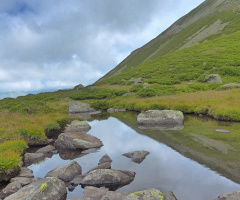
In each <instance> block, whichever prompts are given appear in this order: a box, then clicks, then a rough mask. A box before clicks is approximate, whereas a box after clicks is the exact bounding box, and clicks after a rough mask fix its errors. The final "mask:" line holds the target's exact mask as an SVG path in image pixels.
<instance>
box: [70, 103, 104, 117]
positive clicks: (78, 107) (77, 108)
mask: <svg viewBox="0 0 240 200" xmlns="http://www.w3.org/2000/svg"><path fill="white" fill-rule="evenodd" d="M68 111H69V113H70V114H74V113H79V114H89V115H93V114H99V113H101V111H97V110H95V109H94V108H92V107H91V106H90V105H89V104H88V103H83V102H78V101H69V107H68Z"/></svg>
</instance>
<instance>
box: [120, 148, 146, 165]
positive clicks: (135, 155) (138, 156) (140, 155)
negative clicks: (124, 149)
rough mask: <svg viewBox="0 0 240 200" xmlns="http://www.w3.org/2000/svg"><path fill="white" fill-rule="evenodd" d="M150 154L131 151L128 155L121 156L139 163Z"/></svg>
mask: <svg viewBox="0 0 240 200" xmlns="http://www.w3.org/2000/svg"><path fill="white" fill-rule="evenodd" d="M148 154H150V153H149V152H148V151H133V152H129V153H125V154H123V156H126V157H127V158H131V160H132V161H133V162H135V163H138V164H139V163H141V162H142V161H143V160H144V159H145V158H146V157H147V155H148Z"/></svg>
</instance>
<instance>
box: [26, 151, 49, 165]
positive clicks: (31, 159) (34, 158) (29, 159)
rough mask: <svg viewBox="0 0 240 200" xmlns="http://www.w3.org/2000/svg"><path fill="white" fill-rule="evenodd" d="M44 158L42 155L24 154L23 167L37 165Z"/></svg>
mask: <svg viewBox="0 0 240 200" xmlns="http://www.w3.org/2000/svg"><path fill="white" fill-rule="evenodd" d="M45 158H46V155H44V154H43V153H26V154H25V155H24V163H25V165H31V164H33V163H38V162H40V161H42V160H44V159H45Z"/></svg>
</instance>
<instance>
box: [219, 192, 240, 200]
mask: <svg viewBox="0 0 240 200" xmlns="http://www.w3.org/2000/svg"><path fill="white" fill-rule="evenodd" d="M239 199H240V191H237V192H231V193H227V194H223V195H221V196H219V197H218V198H217V199H215V200H239Z"/></svg>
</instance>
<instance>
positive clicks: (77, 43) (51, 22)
mask: <svg viewBox="0 0 240 200" xmlns="http://www.w3.org/2000/svg"><path fill="white" fill-rule="evenodd" d="M201 2H203V0H197V1H194V2H192V1H191V0H187V1H186V0H185V1H183V0H179V1H173V0H166V1H159V0H151V1H149V0H121V1H116V0H101V1H99V0H91V1H89V0H81V1H79V0H68V1H66V0H52V1H49V0H41V1H38V0H3V1H1V2H0V43H1V45H0V83H1V85H0V92H9V91H18V92H22V91H31V90H43V89H46V90H47V89H61V88H69V87H73V86H74V85H76V84H79V83H83V84H85V85H87V84H91V83H93V82H94V81H96V80H97V79H98V78H100V77H101V76H102V75H104V74H105V73H106V72H108V71H109V70H111V69H112V68H113V67H115V66H116V65H117V64H118V63H119V62H120V61H121V60H122V59H124V58H125V57H126V56H127V55H128V54H129V53H130V52H131V51H133V50H134V49H136V48H138V47H140V46H142V45H143V44H145V43H146V42H148V41H149V40H151V39H152V38H153V37H156V36H157V35H158V34H160V33H161V32H162V31H163V30H164V29H166V28H167V27H168V26H169V25H171V24H172V23H173V22H174V21H175V20H177V19H178V18H179V17H181V16H182V15H184V14H186V13H187V12H189V11H190V10H191V9H192V8H194V7H195V6H197V5H198V4H200V3H201Z"/></svg>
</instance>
